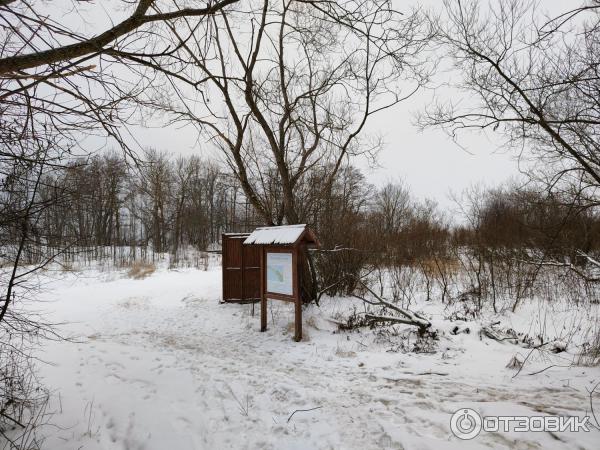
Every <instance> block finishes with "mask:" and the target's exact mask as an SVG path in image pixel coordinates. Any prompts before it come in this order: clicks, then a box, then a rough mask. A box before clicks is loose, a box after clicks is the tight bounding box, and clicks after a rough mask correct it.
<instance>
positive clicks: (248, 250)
mask: <svg viewBox="0 0 600 450" xmlns="http://www.w3.org/2000/svg"><path fill="white" fill-rule="evenodd" d="M246 237H248V234H224V235H223V236H222V249H223V259H222V264H223V301H225V302H236V303H246V302H255V301H259V300H260V255H261V252H260V250H261V248H260V246H257V245H250V246H248V245H243V243H244V240H245V239H246Z"/></svg>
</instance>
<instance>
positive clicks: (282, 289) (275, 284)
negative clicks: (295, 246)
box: [267, 253, 294, 295]
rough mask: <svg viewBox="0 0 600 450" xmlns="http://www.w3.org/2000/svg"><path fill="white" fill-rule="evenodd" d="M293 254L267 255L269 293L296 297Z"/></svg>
mask: <svg viewBox="0 0 600 450" xmlns="http://www.w3.org/2000/svg"><path fill="white" fill-rule="evenodd" d="M292 273H293V272H292V254H291V253H267V292H272V293H274V294H283V295H294V285H293V280H292Z"/></svg>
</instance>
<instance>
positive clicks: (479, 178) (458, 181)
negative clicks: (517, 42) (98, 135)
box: [49, 0, 579, 207]
mask: <svg viewBox="0 0 600 450" xmlns="http://www.w3.org/2000/svg"><path fill="white" fill-rule="evenodd" d="M492 1H499V0H492ZM395 3H396V8H397V9H399V10H406V9H408V8H410V7H411V6H412V5H421V6H423V7H426V8H430V9H433V10H438V11H441V8H442V7H443V5H442V2H441V0H395ZM482 3H484V4H487V1H486V0H482ZM578 3H579V2H578V1H573V2H571V1H564V0H563V1H560V0H542V1H540V2H539V7H538V11H539V12H540V13H544V12H549V13H551V14H552V15H555V14H557V13H560V12H563V11H565V10H567V9H569V8H572V7H573V6H574V4H578ZM50 5H52V4H49V8H50V9H52V8H53V7H52V6H50ZM93 5H94V6H93V8H94V9H95V13H96V14H97V13H98V9H99V8H105V11H108V10H109V9H108V8H106V4H105V5H104V7H103V6H102V5H99V4H97V3H94V4H93ZM106 17H107V16H105V17H104V18H100V17H97V20H94V22H96V23H95V24H94V25H98V26H100V25H99V24H100V23H102V22H104V23H105V22H106ZM112 20H116V19H115V17H114V16H113V17H112ZM449 76H451V75H450V74H442V75H440V77H441V79H438V81H441V80H443V77H449ZM432 95H433V93H432V92H431V91H424V92H422V93H420V94H418V95H416V96H415V97H413V98H411V99H410V100H409V101H406V102H404V103H401V104H400V105H398V106H397V107H396V108H394V109H391V110H386V111H384V112H382V113H381V114H380V115H379V116H376V117H374V118H373V119H372V121H371V123H370V124H369V130H371V131H373V132H375V133H378V134H382V135H383V136H384V140H385V143H386V144H385V147H384V149H383V150H382V152H381V153H380V155H379V159H378V167H370V166H369V164H368V163H367V162H366V161H362V160H357V161H355V162H354V164H355V165H357V166H359V167H360V168H361V169H362V170H363V172H364V173H365V175H366V176H367V178H368V180H369V181H370V182H371V183H373V184H375V185H381V184H383V183H385V182H387V181H391V180H396V179H404V180H405V181H406V183H407V184H408V185H409V186H410V187H411V189H412V191H413V192H414V194H415V195H417V196H418V197H420V198H431V199H434V200H436V201H437V202H438V203H440V205H441V206H442V207H452V205H453V203H452V201H451V200H450V199H449V198H448V194H449V192H450V191H453V192H455V193H460V192H461V191H462V190H464V189H465V188H467V187H469V186H470V185H473V184H485V185H487V186H493V185H497V184H499V183H501V182H503V181H505V180H507V179H509V178H511V177H517V176H518V174H519V170H518V164H517V161H516V160H515V157H514V156H515V155H514V154H513V153H511V152H508V151H506V150H505V149H503V148H502V147H501V142H502V141H501V139H500V138H499V137H498V136H495V135H493V134H490V135H488V136H486V135H477V134H468V135H463V138H462V139H461V140H460V143H461V145H462V146H463V147H464V149H462V148H461V147H460V146H458V145H457V144H456V143H454V142H453V141H452V140H451V139H450V138H449V137H448V136H447V135H446V134H445V133H444V132H443V131H441V130H437V129H428V130H425V131H423V132H419V131H418V129H417V127H416V126H415V125H414V114H415V113H416V112H418V111H419V110H421V109H423V108H424V107H425V106H426V105H427V103H428V102H429V101H431V98H432ZM435 95H437V96H438V97H439V98H441V99H442V100H444V98H448V97H449V96H450V95H452V93H451V92H449V91H447V90H446V91H439V92H436V93H435ZM467 101H468V99H467ZM135 137H136V139H137V140H138V141H139V142H140V144H142V145H143V146H151V147H154V148H156V149H158V150H166V151H169V152H172V153H181V154H198V155H201V156H205V157H210V155H211V154H213V155H214V151H211V150H210V148H209V146H208V145H207V144H204V143H202V142H198V141H197V134H196V132H195V130H194V129H192V128H187V129H186V128H183V129H176V128H164V127H160V128H156V129H148V130H143V132H135Z"/></svg>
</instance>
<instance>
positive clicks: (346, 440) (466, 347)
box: [32, 264, 600, 450]
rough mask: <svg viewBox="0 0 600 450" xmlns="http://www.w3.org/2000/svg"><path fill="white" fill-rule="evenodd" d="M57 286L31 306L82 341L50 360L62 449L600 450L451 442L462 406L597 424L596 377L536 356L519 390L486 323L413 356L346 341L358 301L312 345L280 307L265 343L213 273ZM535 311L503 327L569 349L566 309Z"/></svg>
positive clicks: (599, 440) (94, 279)
mask: <svg viewBox="0 0 600 450" xmlns="http://www.w3.org/2000/svg"><path fill="white" fill-rule="evenodd" d="M49 287H51V288H52V290H51V291H49V292H48V293H46V294H44V296H43V297H42V298H41V299H40V300H42V301H43V302H42V303H36V304H35V305H32V307H35V308H36V309H38V310H39V309H43V310H44V311H45V312H46V314H47V317H49V318H50V320H52V321H54V322H61V323H63V325H60V326H59V330H60V331H61V333H63V334H64V335H68V336H71V337H72V338H73V340H72V341H70V342H64V341H63V342H60V341H59V342H46V343H45V344H44V347H43V349H42V350H41V352H40V355H39V356H40V357H41V358H42V359H43V360H45V361H46V362H48V364H40V367H39V370H40V374H41V377H42V381H43V383H45V384H46V385H47V386H48V387H50V388H51V389H52V391H53V394H54V395H53V399H52V402H51V405H50V409H51V410H52V411H54V415H53V416H52V417H51V419H50V422H51V425H48V426H45V427H44V428H43V429H42V430H41V432H42V434H43V435H44V436H45V442H44V448H46V449H49V450H59V449H60V450H62V449H79V448H83V449H146V450H150V449H156V450H165V449H173V450H187V449H227V448H235V449H238V448H248V449H270V448H273V449H275V448H276V449H310V448H332V449H361V450H362V449H371V448H373V449H375V448H393V449H432V450H433V449H435V450H438V449H445V448H452V449H454V448H527V449H542V448H543V449H572V448H573V449H574V448H585V449H597V448H600V432H598V431H597V430H592V431H591V432H589V433H585V432H580V433H548V432H531V433H516V432H508V433H504V432H502V433H485V432H482V433H481V434H480V435H479V436H478V437H476V438H475V439H473V440H470V441H461V440H459V439H457V438H456V437H454V436H453V435H452V433H451V431H450V426H449V424H450V417H451V415H452V413H454V412H455V411H456V410H458V409H459V408H464V407H471V408H473V409H475V410H478V411H480V412H481V413H483V414H486V415H513V416H514V415H539V414H551V415H577V416H584V415H586V414H588V413H589V410H590V398H589V396H588V393H587V389H591V388H592V387H593V385H594V384H595V383H597V382H598V381H600V369H599V368H589V367H581V366H571V365H570V362H571V360H572V355H569V354H559V355H555V356H554V355H553V356H552V357H545V358H544V359H541V358H539V357H538V356H536V355H537V353H536V354H533V355H532V356H531V357H530V359H529V360H528V363H527V365H526V366H525V368H524V369H523V371H522V372H521V374H519V376H517V377H515V378H513V375H515V370H514V369H508V368H506V365H507V363H508V362H509V361H510V359H511V358H512V356H513V355H515V354H517V353H520V354H521V355H522V356H523V357H525V356H526V355H527V353H528V352H529V351H528V350H527V349H524V348H521V347H518V346H515V345H512V344H501V343H498V342H495V341H492V340H490V339H486V338H483V339H482V338H480V336H479V334H478V332H477V330H478V327H479V324H478V323H475V322H473V323H464V322H463V325H464V326H468V327H470V329H471V333H470V334H459V335H456V336H449V335H444V336H442V337H441V339H440V341H439V343H438V346H437V352H436V353H435V354H415V353H402V352H391V351H389V350H390V348H391V347H393V346H392V345H391V344H390V342H386V341H381V339H379V340H378V339H377V337H376V335H375V333H374V332H373V331H371V330H366V329H365V330H363V331H361V332H348V333H344V332H338V331H336V328H337V327H336V325H335V324H334V323H333V322H332V321H330V320H328V318H330V317H333V316H339V315H340V314H341V315H343V314H345V313H346V314H347V313H348V312H349V311H350V309H351V306H352V301H351V300H349V299H325V300H324V301H323V304H322V307H321V308H318V307H316V306H311V307H310V308H308V309H307V310H306V312H305V314H304V331H305V339H304V341H303V342H300V343H295V342H293V341H292V334H293V325H292V324H293V310H292V308H291V306H290V305H287V304H283V303H280V302H271V303H270V306H271V310H270V313H269V330H268V331H267V332H265V333H260V332H259V315H258V313H259V307H258V305H257V306H256V307H255V308H256V309H255V311H254V313H255V314H254V315H253V314H252V312H253V311H252V310H253V307H252V305H230V304H219V301H220V297H221V270H220V267H218V265H216V264H214V265H213V266H212V267H211V268H210V269H209V270H207V271H201V270H195V269H186V270H179V271H168V270H166V269H160V270H158V271H157V272H155V273H154V274H152V275H151V276H149V277H147V278H145V279H141V280H136V279H131V278H129V277H127V276H126V273H125V272H122V271H121V272H119V271H114V272H100V271H84V272H80V273H66V274H62V275H61V277H58V278H55V280H54V281H53V282H52V283H50V286H49ZM429 308H430V310H427V309H426V308H425V311H426V312H428V313H429V314H430V315H431V316H432V317H433V320H434V321H436V320H438V323H437V326H439V327H440V328H441V329H446V330H447V329H449V328H450V327H451V326H452V324H450V323H449V322H442V321H441V320H439V319H441V312H440V306H439V305H438V306H434V305H432V306H430V307H429ZM436 308H437V310H436ZM530 308H531V311H536V312H535V313H533V312H532V313H531V314H525V315H526V316H528V317H523V316H524V314H521V315H519V316H517V315H505V316H503V317H502V321H503V324H504V325H506V326H513V327H514V328H515V329H517V330H519V329H520V330H522V331H525V332H529V333H532V332H535V330H536V329H537V328H540V327H544V328H545V329H546V328H547V327H548V326H551V327H554V330H553V331H552V330H551V331H548V330H547V329H546V332H547V333H552V332H555V334H556V335H557V336H559V335H560V334H561V332H562V331H561V330H566V329H567V325H568V322H567V321H566V319H565V318H566V317H567V316H569V317H571V316H570V315H569V314H567V313H568V311H565V312H563V313H562V314H563V315H562V316H561V313H560V312H556V311H554V310H553V314H554V315H548V314H546V313H545V312H542V313H540V312H539V311H540V308H538V307H537V306H536V305H530ZM523 310H524V311H527V305H525V306H524V309H523ZM436 311H437V312H436ZM436 314H437V317H436ZM536 314H537V315H538V316H539V315H540V314H541V315H543V317H544V320H541V321H540V319H539V317H538V316H536ZM589 314H597V310H594V311H585V312H584V313H583V315H584V316H589ZM572 320H574V319H572ZM570 328H572V327H570V326H569V329H570ZM552 364H555V365H556V366H555V367H551V368H548V369H547V370H544V371H543V372H541V373H538V374H535V375H530V373H532V372H535V371H538V370H541V369H544V368H547V367H548V366H550V365H552ZM597 403H598V404H599V406H598V407H597V410H600V399H598V401H597ZM301 410H305V411H301ZM295 411H296V412H295ZM294 412H295V413H294Z"/></svg>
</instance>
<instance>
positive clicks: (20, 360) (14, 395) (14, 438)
mask: <svg viewBox="0 0 600 450" xmlns="http://www.w3.org/2000/svg"><path fill="white" fill-rule="evenodd" d="M49 397H50V393H49V391H48V390H47V389H46V388H44V387H42V386H41V385H40V383H39V381H38V379H37V377H36V374H35V367H34V360H33V359H32V357H31V356H30V355H29V354H28V353H27V349H26V347H25V346H24V345H23V341H20V340H18V339H14V338H13V339H11V338H10V337H9V336H8V335H7V333H4V334H3V336H2V344H1V345H0V448H2V450H25V449H27V450H29V449H31V450H33V449H39V448H41V447H42V440H41V439H40V437H39V436H38V434H37V429H38V427H40V426H41V425H43V424H44V423H45V422H46V421H47V420H48V419H49V414H48V411H47V407H48V400H49ZM3 440H4V443H2V441H3Z"/></svg>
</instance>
